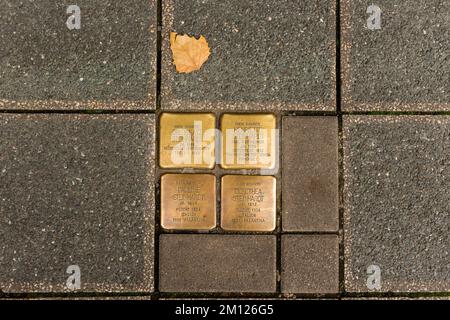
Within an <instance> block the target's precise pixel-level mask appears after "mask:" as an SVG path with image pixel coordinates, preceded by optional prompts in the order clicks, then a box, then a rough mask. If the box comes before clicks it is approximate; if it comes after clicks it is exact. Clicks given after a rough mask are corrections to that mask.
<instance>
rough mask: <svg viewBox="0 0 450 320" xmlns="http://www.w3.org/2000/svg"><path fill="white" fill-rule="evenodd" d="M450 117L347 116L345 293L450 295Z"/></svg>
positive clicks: (345, 148)
mask: <svg viewBox="0 0 450 320" xmlns="http://www.w3.org/2000/svg"><path fill="white" fill-rule="evenodd" d="M449 154H450V116H347V117H344V208H345V213H344V232H345V233H344V235H345V289H346V291H348V292H367V291H371V290H369V289H368V288H367V287H366V281H367V277H368V275H367V268H368V266H369V265H377V266H379V267H380V269H381V289H380V290H379V291H382V292H387V291H396V292H398V291H400V292H421V291H428V292H433V291H435V292H448V291H449V290H450V268H449V263H450V252H449V248H450V233H449V228H450V216H449V212H450V174H449V167H450V158H449Z"/></svg>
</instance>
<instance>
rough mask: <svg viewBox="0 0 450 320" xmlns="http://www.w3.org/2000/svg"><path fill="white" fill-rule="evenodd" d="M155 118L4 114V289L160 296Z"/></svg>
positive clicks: (0, 239) (0, 254)
mask: <svg viewBox="0 0 450 320" xmlns="http://www.w3.org/2000/svg"><path fill="white" fill-rule="evenodd" d="M154 125H155V120H154V116H153V115H124V114H122V115H117V116H112V115H67V114H66V115H61V114H50V115H44V114H39V115H25V114H22V115H12V114H3V115H0V128H1V129H0V181H1V183H0V291H3V292H12V293H20V292H63V291H69V290H68V289H67V288H66V280H67V278H68V277H69V275H68V274H66V269H67V267H68V266H69V265H78V266H79V267H80V269H81V289H80V291H82V292H105V291H108V292H115V291H118V292H123V291H125V292H150V291H152V290H153V259H154V258H153V234H154V230H153V224H154V210H155V207H154V175H153V170H154V142H155V140H154V131H155V130H154Z"/></svg>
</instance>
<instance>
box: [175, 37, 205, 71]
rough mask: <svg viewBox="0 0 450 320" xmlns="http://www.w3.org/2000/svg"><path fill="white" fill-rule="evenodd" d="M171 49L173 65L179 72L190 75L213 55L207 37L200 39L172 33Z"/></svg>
mask: <svg viewBox="0 0 450 320" xmlns="http://www.w3.org/2000/svg"><path fill="white" fill-rule="evenodd" d="M170 48H171V49H172V54H173V63H174V64H175V67H176V70H177V72H180V73H190V72H193V71H196V70H199V69H200V68H201V67H202V65H203V64H204V63H205V62H206V60H208V57H209V55H210V53H211V51H210V49H209V46H208V42H207V41H206V39H205V37H203V36H200V38H199V39H196V38H195V37H190V36H188V35H179V34H177V33H176V32H171V33H170Z"/></svg>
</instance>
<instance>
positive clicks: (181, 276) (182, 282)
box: [159, 234, 276, 293]
mask: <svg viewBox="0 0 450 320" xmlns="http://www.w3.org/2000/svg"><path fill="white" fill-rule="evenodd" d="M159 241H160V248H159V255H160V256H159V259H160V261H159V270H160V278H159V287H160V291H161V292H235V293H240V292H254V293H256V292H275V291H276V237H275V236H269V235H192V234H186V235H181V234H179V235H175V234H163V235H161V236H160V240H159Z"/></svg>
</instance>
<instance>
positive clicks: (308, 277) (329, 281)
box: [281, 235, 339, 294]
mask: <svg viewBox="0 0 450 320" xmlns="http://www.w3.org/2000/svg"><path fill="white" fill-rule="evenodd" d="M281 291H282V292H283V293H306V294H308V293H313V294H332V293H338V291H339V239H338V236H335V235H283V236H282V238H281Z"/></svg>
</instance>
